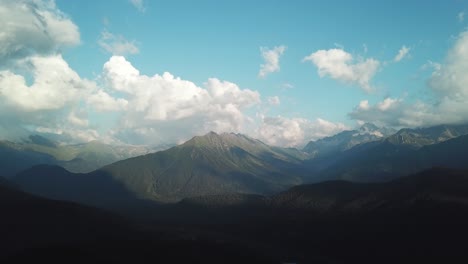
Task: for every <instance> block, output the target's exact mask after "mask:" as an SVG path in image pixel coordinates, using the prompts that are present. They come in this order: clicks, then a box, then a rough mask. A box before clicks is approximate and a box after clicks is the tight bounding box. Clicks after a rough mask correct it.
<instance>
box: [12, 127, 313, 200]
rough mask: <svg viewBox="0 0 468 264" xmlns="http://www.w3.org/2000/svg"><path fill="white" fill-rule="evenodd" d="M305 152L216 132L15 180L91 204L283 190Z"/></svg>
mask: <svg viewBox="0 0 468 264" xmlns="http://www.w3.org/2000/svg"><path fill="white" fill-rule="evenodd" d="M305 157H307V155H306V154H304V153H303V152H301V151H298V150H295V149H283V148H278V147H271V146H268V145H266V144H264V143H262V142H261V141H258V140H255V139H252V138H249V137H247V136H244V135H241V134H233V133H230V134H228V133H225V134H220V135H218V134H216V133H213V132H211V133H209V134H207V135H205V136H197V137H194V138H192V139H191V140H189V141H187V142H186V143H184V144H182V145H179V146H176V147H173V148H171V149H168V150H165V151H160V152H156V153H152V154H147V155H144V156H139V157H135V158H130V159H126V160H122V161H119V162H116V163H113V164H111V165H108V166H105V167H103V168H102V169H100V170H97V171H95V172H92V173H88V174H73V173H70V172H67V171H65V170H63V169H59V168H57V167H51V166H39V167H34V168H32V169H30V170H27V171H26V172H23V173H21V174H19V175H17V177H15V178H14V181H15V182H16V183H17V184H18V185H20V186H21V187H22V188H24V189H25V190H27V191H30V192H33V193H36V194H40V195H43V196H46V197H49V198H54V199H64V200H72V201H81V202H85V203H87V204H90V202H91V204H93V203H92V202H93V200H94V202H96V201H100V200H102V201H103V202H105V203H108V202H109V201H110V200H112V199H114V198H116V197H117V198H118V197H127V198H128V199H130V200H132V199H133V198H135V197H136V198H138V199H149V200H153V201H160V202H174V201H179V200H181V199H183V198H186V197H193V196H201V195H215V194H225V193H233V192H239V193H251V194H269V193H274V192H278V191H281V190H284V189H286V188H288V187H290V186H293V185H296V184H299V183H301V176H302V175H300V174H301V173H303V174H305V172H304V171H301V166H302V164H301V162H302V160H303V159H304V158H305ZM112 186H113V187H112ZM111 187H112V188H111ZM94 204H96V203H94Z"/></svg>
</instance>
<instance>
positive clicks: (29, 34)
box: [0, 0, 80, 62]
mask: <svg viewBox="0 0 468 264" xmlns="http://www.w3.org/2000/svg"><path fill="white" fill-rule="evenodd" d="M0 28H1V29H2V30H1V33H0V60H1V61H3V62H5V61H7V60H9V59H18V58H24V57H27V56H30V55H33V54H42V55H44V54H50V53H54V52H55V51H57V50H58V49H60V48H62V47H66V46H73V45H77V44H79V43H80V33H79V31H78V27H77V26H76V25H75V24H74V23H73V22H72V21H71V20H70V19H69V18H68V17H67V16H66V15H65V14H64V13H62V12H61V11H60V10H58V9H57V7H56V6H55V2H54V1H41V0H2V3H1V5H0Z"/></svg>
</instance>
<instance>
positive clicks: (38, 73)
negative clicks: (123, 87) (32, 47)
mask: <svg viewBox="0 0 468 264" xmlns="http://www.w3.org/2000/svg"><path fill="white" fill-rule="evenodd" d="M18 65H19V66H23V67H28V66H29V65H30V66H31V67H32V69H31V71H32V72H31V73H32V75H33V77H34V82H33V84H32V85H30V86H29V85H28V84H27V83H26V80H25V78H24V77H23V76H22V75H17V74H15V73H14V72H12V71H9V70H6V71H0V101H3V102H4V103H5V104H7V105H10V106H11V107H13V108H15V109H17V110H18V111H26V112H32V111H41V110H57V109H61V108H63V107H65V106H66V105H67V104H69V103H70V102H73V101H76V100H78V99H79V98H80V96H81V94H83V93H86V92H89V90H90V89H92V88H93V85H94V84H93V83H92V82H89V81H87V80H82V79H81V78H80V77H79V76H78V74H77V73H76V72H75V71H73V70H72V69H71V68H70V67H69V66H68V63H67V62H66V61H65V60H63V58H62V56H61V55H53V56H47V57H42V56H33V57H29V58H27V59H23V60H21V61H20V62H19V63H18Z"/></svg>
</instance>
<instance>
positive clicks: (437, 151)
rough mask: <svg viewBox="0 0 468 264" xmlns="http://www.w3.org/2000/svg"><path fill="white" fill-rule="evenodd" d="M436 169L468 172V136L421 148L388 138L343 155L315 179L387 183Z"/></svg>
mask: <svg viewBox="0 0 468 264" xmlns="http://www.w3.org/2000/svg"><path fill="white" fill-rule="evenodd" d="M433 166H442V167H448V168H457V169H468V135H464V136H459V137H456V138H452V139H449V140H446V141H442V142H440V143H435V144H432V145H427V146H423V147H420V148H416V147H415V145H414V144H400V143H398V142H397V143H396V144H394V143H393V141H392V140H389V139H386V140H383V141H381V142H373V143H366V144H363V145H362V146H360V147H357V148H353V149H350V150H348V151H346V152H344V153H343V154H342V155H340V156H339V157H338V158H336V159H335V161H334V163H333V164H332V165H330V166H328V167H327V168H326V169H323V170H322V171H321V172H320V176H318V177H316V179H315V180H316V181H320V180H324V179H343V180H350V181H365V182H374V181H387V180H391V179H394V178H396V177H400V176H405V175H409V174H412V173H416V172H418V171H421V170H424V169H428V168H431V167H433Z"/></svg>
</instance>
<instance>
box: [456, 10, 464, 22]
mask: <svg viewBox="0 0 468 264" xmlns="http://www.w3.org/2000/svg"><path fill="white" fill-rule="evenodd" d="M457 19H458V22H460V23H461V22H463V21H464V20H465V12H460V13H458V15H457Z"/></svg>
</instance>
